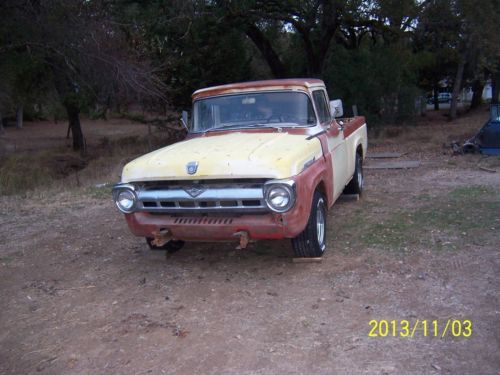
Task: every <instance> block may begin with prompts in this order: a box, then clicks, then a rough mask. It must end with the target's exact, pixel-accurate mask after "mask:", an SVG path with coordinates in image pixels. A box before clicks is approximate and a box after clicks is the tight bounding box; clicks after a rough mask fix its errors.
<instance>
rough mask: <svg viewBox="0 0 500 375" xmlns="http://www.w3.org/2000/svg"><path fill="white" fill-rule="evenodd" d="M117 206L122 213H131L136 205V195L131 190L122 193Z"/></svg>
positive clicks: (119, 194) (118, 197)
mask: <svg viewBox="0 0 500 375" xmlns="http://www.w3.org/2000/svg"><path fill="white" fill-rule="evenodd" d="M116 205H117V206H118V209H119V210H120V211H122V212H125V213H129V212H131V211H132V209H133V208H134V205H135V194H134V193H133V192H132V191H130V190H123V191H121V192H120V193H118V196H117V197H116Z"/></svg>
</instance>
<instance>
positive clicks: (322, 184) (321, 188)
mask: <svg viewBox="0 0 500 375" xmlns="http://www.w3.org/2000/svg"><path fill="white" fill-rule="evenodd" d="M316 190H317V191H319V192H320V193H321V194H322V195H323V197H324V198H325V199H326V201H327V202H328V194H326V186H325V182H324V181H323V180H321V181H320V182H319V183H318V185H316V189H314V191H316Z"/></svg>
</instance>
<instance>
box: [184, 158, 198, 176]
mask: <svg viewBox="0 0 500 375" xmlns="http://www.w3.org/2000/svg"><path fill="white" fill-rule="evenodd" d="M197 170H198V162H197V161H190V162H189V163H187V164H186V171H187V173H188V174H195V173H196V171H197Z"/></svg>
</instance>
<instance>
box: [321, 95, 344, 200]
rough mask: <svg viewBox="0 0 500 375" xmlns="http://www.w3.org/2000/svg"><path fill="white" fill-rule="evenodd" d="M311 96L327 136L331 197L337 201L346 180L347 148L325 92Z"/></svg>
mask: <svg viewBox="0 0 500 375" xmlns="http://www.w3.org/2000/svg"><path fill="white" fill-rule="evenodd" d="M312 95H313V100H314V106H315V107H316V111H317V113H318V117H319V121H320V122H321V126H323V127H324V128H325V130H326V134H327V139H328V151H329V152H330V157H331V158H332V168H333V173H332V175H333V196H334V199H337V197H338V196H339V195H340V194H342V191H343V190H344V187H345V185H346V183H347V179H348V175H347V174H348V173H347V172H348V171H347V147H346V144H345V140H344V131H343V130H342V128H341V127H340V126H339V125H338V124H337V122H336V121H335V120H334V119H333V118H332V115H331V113H330V106H329V105H328V103H329V102H328V97H327V94H326V91H325V90H323V89H319V90H315V91H313V93H312Z"/></svg>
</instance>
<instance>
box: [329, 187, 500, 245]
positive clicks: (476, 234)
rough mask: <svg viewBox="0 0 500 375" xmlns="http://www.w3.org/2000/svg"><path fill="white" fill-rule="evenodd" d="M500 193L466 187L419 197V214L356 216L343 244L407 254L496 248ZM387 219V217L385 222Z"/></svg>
mask: <svg viewBox="0 0 500 375" xmlns="http://www.w3.org/2000/svg"><path fill="white" fill-rule="evenodd" d="M499 197H500V189H493V188H488V187H484V186H471V187H460V188H456V189H454V190H452V191H450V192H449V193H447V194H442V195H438V196H436V197H429V196H428V195H422V196H421V197H418V198H417V199H418V201H419V202H420V203H421V206H420V207H417V208H412V209H410V208H401V209H398V210H395V211H393V212H391V213H389V214H388V215H370V213H369V209H370V208H369V207H368V208H367V209H368V212H367V209H365V210H356V211H355V212H354V215H353V216H352V217H350V218H348V219H347V218H346V220H345V221H344V225H342V230H341V231H340V233H339V234H338V240H340V241H343V242H344V243H348V246H349V247H351V248H352V247H355V246H356V247H357V246H362V247H377V248H382V249H386V250H393V251H398V252H404V251H407V250H409V249H411V248H415V247H419V248H421V247H425V248H429V249H434V250H446V249H450V250H453V249H456V248H459V247H461V246H463V245H464V244H465V243H473V244H475V245H492V244H493V241H494V238H493V237H494V236H493V235H492V233H494V231H495V230H498V229H499V228H497V227H498V226H499V225H500V222H499V221H498V218H499V216H498V215H499V214H498V213H499V212H500V199H499ZM383 216H385V217H383Z"/></svg>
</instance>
